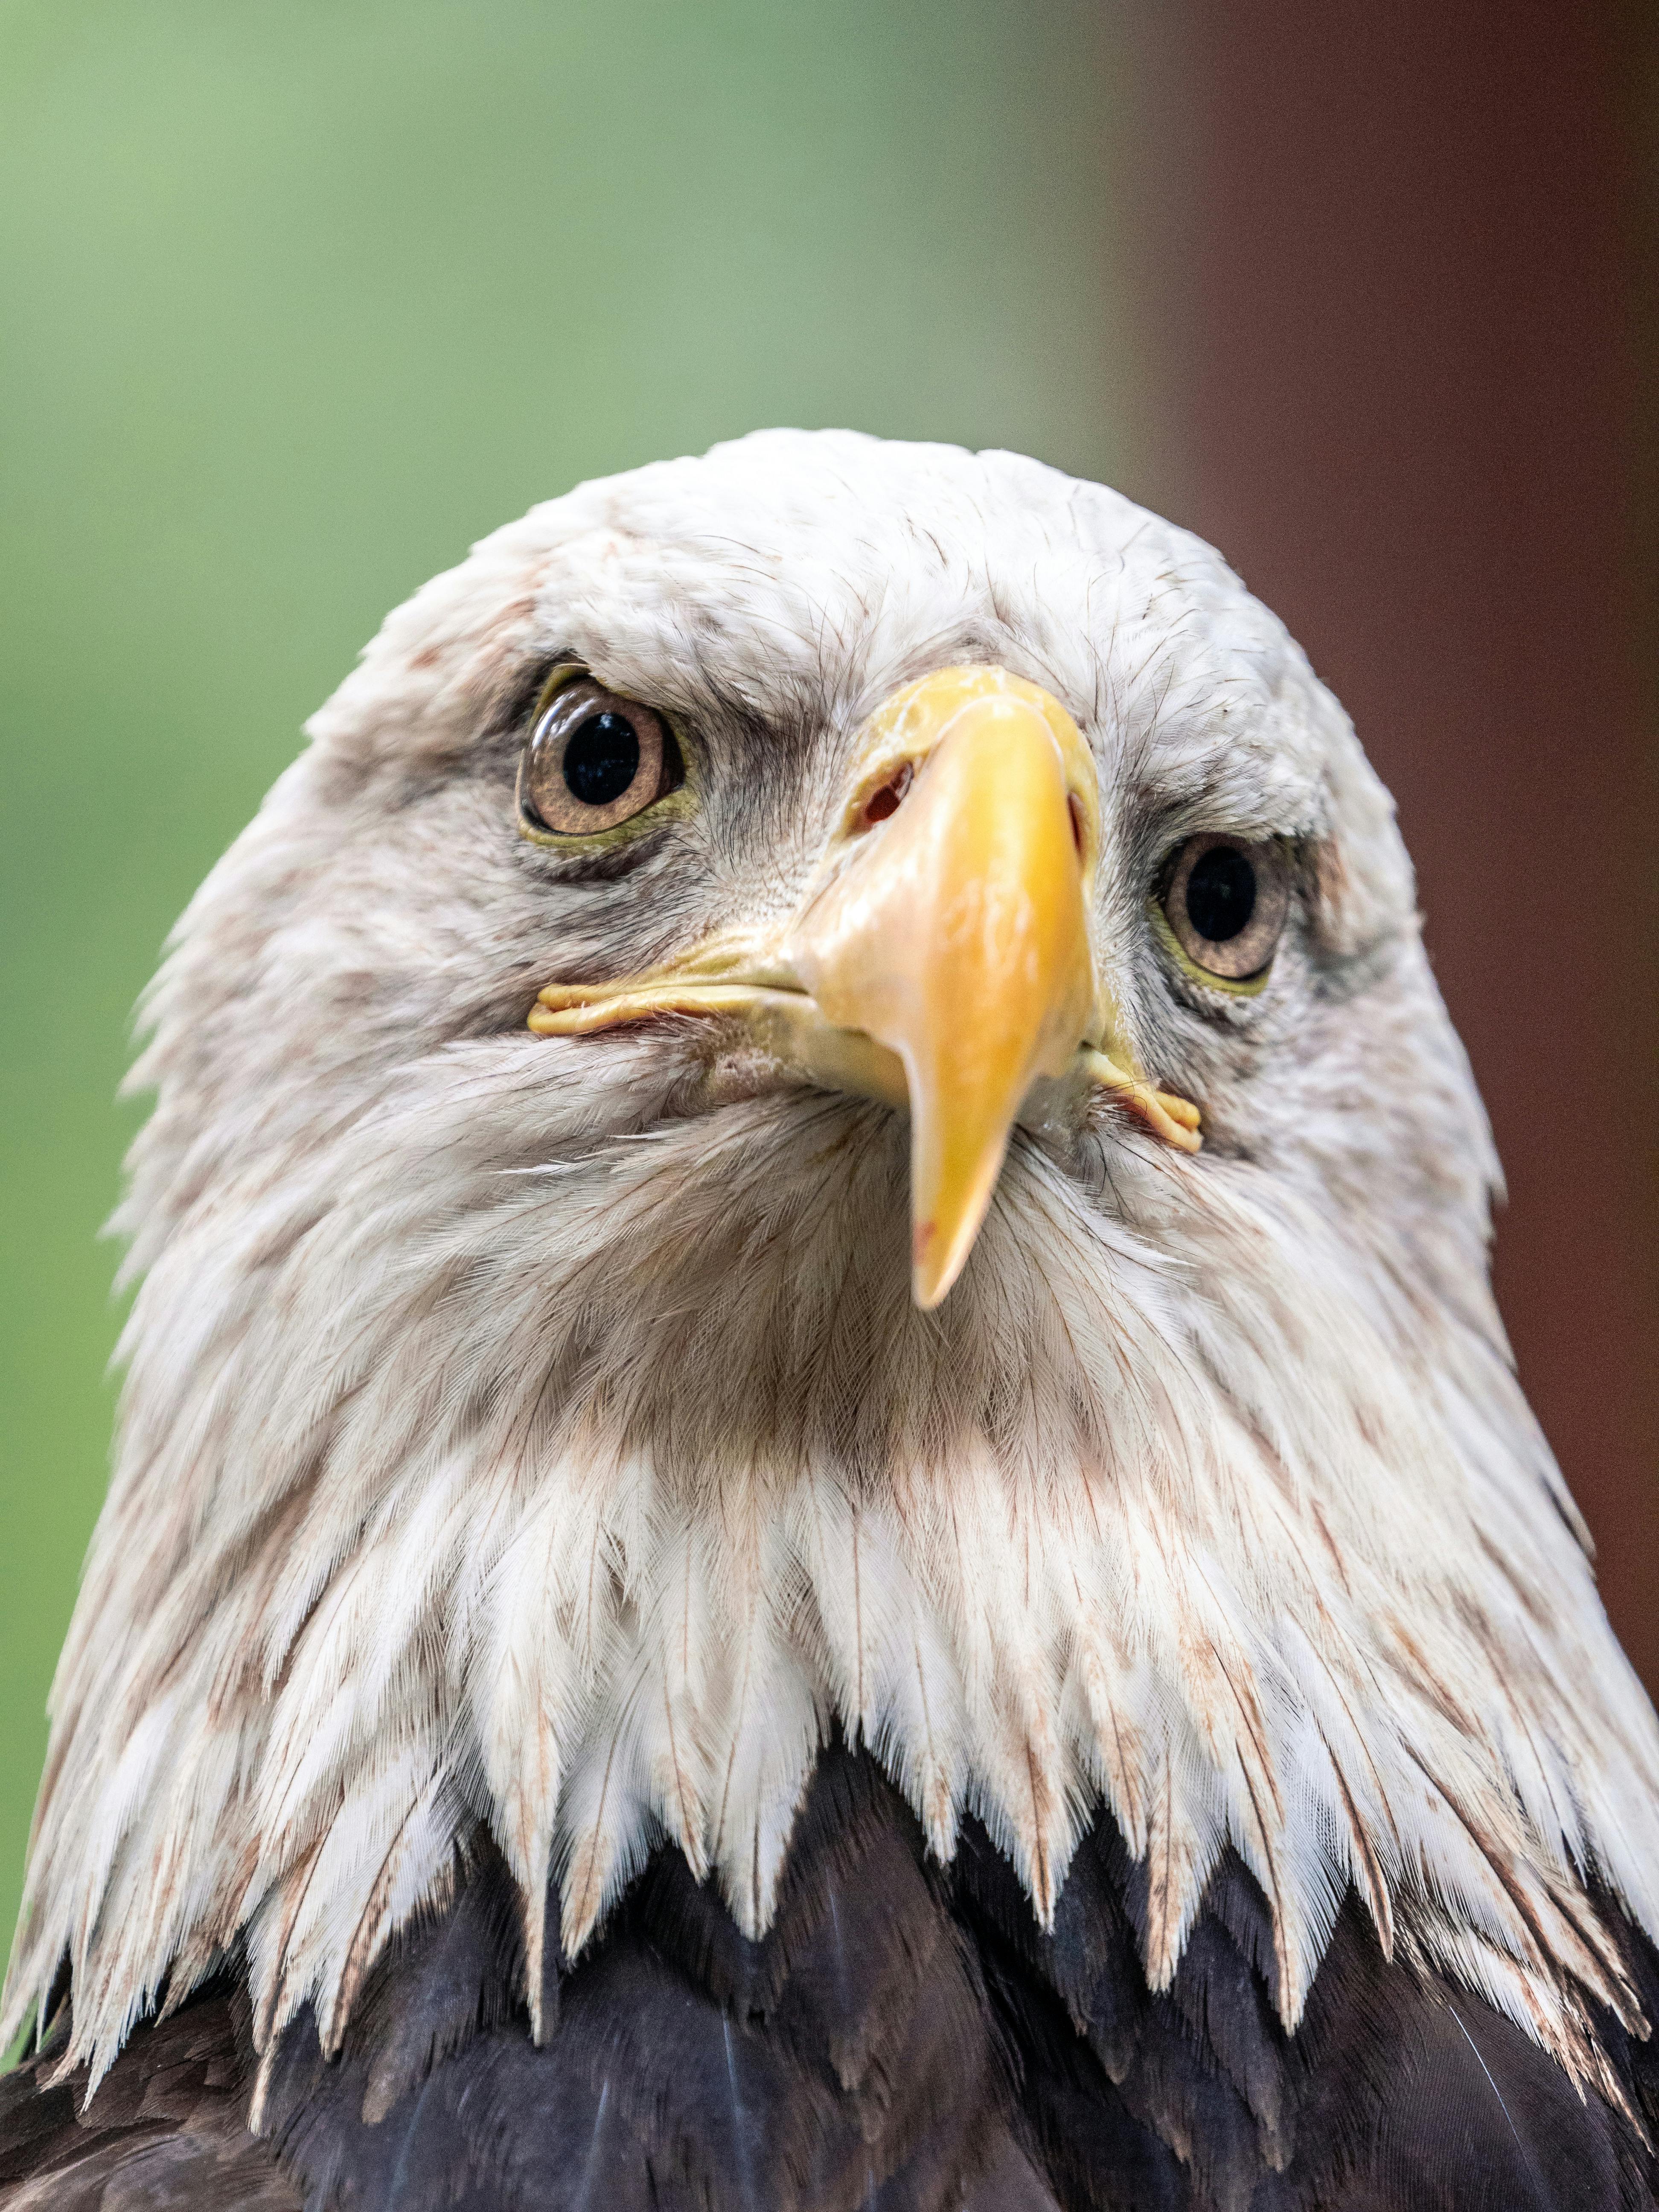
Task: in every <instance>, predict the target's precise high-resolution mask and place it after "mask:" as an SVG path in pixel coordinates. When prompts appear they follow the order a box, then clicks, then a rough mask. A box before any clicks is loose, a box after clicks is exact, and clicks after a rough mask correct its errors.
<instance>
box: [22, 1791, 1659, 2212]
mask: <svg viewBox="0 0 1659 2212" xmlns="http://www.w3.org/2000/svg"><path fill="white" fill-rule="evenodd" d="M1144 1882H1145V1876H1144V1873H1143V1872H1142V1870H1141V1869H1139V1868H1137V1867H1136V1865H1135V1864H1134V1863H1133V1861H1132V1860H1131V1859H1130V1858H1129V1857H1128V1854H1127V1851H1126V1850H1125V1849H1124V1848H1123V1845H1122V1844H1121V1841H1120V1839H1119V1838H1118V1836H1117V1833H1116V1831H1115V1828H1114V1827H1113V1826H1112V1825H1111V1824H1110V1822H1109V1820H1102V1822H1101V1823H1100V1825H1099V1826H1098V1827H1097V1830H1096V1832H1094V1834H1093V1835H1092V1836H1091V1838H1089V1839H1088V1840H1087V1841H1086V1842H1085V1844H1084V1846H1083V1848H1082V1850H1080V1851H1079V1855H1078V1857H1077V1859H1076V1861H1075V1863H1074V1864H1073V1869H1072V1872H1071V1875H1070V1876H1069V1878H1068V1880H1067V1881H1066V1887H1065V1889H1064V1892H1063V1893H1062V1895H1061V1899H1060V1906H1059V1909H1058V1911H1057V1914H1056V1917H1055V1926H1054V1933H1053V1934H1052V1936H1044V1935H1043V1934H1042V1932H1041V1931H1040V1930H1039V1929H1038V1928H1037V1927H1036V1923H1035V1921H1034V1919H1033V1917H1032V1915H1031V1911H1030V1906H1029V1905H1028V1904H1027V1902H1026V1900H1025V1898H1024V1893H1022V1891H1021V1890H1020V1888H1019V1886H1018V1882H1017V1881H1016V1880H1015V1878H1014V1876H1013V1874H1012V1870H1011V1869H1010V1868H1009V1866H1008V1864H1007V1863H1006V1860H1005V1859H1004V1858H1003V1857H1001V1855H1000V1853H999V1852H998V1851H997V1850H996V1849H995V1848H994V1846H993V1845H992V1844H991V1843H990V1842H989V1840H988V1839H987V1837H986V1836H985V1835H984V1833H983V1832H982V1831H981V1830H979V1829H978V1828H976V1827H975V1826H972V1825H971V1824H970V1825H969V1829H968V1831H967V1833H966V1834H965V1836H964V1838H963V1845H962V1848H961V1850H960V1852H959V1853H958V1856H957V1860H956V1863H954V1865H953V1866H951V1867H950V1868H949V1869H943V1868H940V1867H939V1866H938V1865H937V1864H935V1863H933V1862H932V1861H930V1860H929V1858H928V1857H927V1852H926V1850H925V1848H924V1845H923V1843H922V1839H921V1832H920V1831H919V1829H918V1828H917V1826H916V1824H915V1820H914V1819H913V1817H912V1815H911V1814H910V1812H909V1809H908V1807H907V1806H906V1805H905V1804H904V1802H903V1801H902V1799H901V1798H900V1797H899V1796H897V1794H896V1792H895V1791H894V1790H893V1789H892V1788H891V1786H890V1784H889V1783H888V1782H887V1781H886V1780H885V1779H884V1777H883V1776H882V1774H881V1772H880V1771H879V1769H878V1767H877V1766H876V1765H875V1763H874V1762H873V1761H872V1759H869V1758H868V1757H867V1756H866V1755H864V1754H862V1753H851V1752H848V1751H846V1750H844V1749H840V1748H836V1749H832V1750H831V1751H829V1753H826V1754H825V1756H824V1758H823V1761H822V1763H821V1765H820V1766H819V1769H818V1772H817V1778H816V1779H815V1781H814V1783H813V1784H812V1787H811V1792H810V1794H809V1796H808V1799H807V1802H806V1804H805V1807H804V1808H803V1810H802V1813H801V1815H800V1818H799V1823H798V1826H797V1831H796V1836H795V1840H794V1844H793V1850H792V1852H791V1857H790V1862H789V1867H788V1870H787V1875H786V1878H785V1882H784V1887H783V1891H782V1894H781V1899H780V1905H779V1911H778V1914H777V1918H776V1921H775V1924H774V1927H773V1929H772V1930H771V1932H770V1933H769V1936H767V1937H766V1939H765V1941H764V1942H759V1943H750V1942H746V1941H745V1940H744V1938H743V1937H742V1936H739V1935H738V1932H737V1929H736V1928H735V1927H734V1925H733V1923H732V1920H731V1918H730V1917H729V1915H728V1914H727V1912H726V1909H725V1907H724V1905H722V1903H721V1902H720V1899H719V1896H718V1893H716V1892H715V1891H714V1889H713V1888H712V1887H707V1886H705V1887H699V1886H698V1885H697V1884H696V1882H694V1881H693V1880H692V1878H691V1876H690V1872H689V1871H688V1869H687V1868H686V1866H685V1863H684V1860H683V1859H682V1858H681V1857H680V1856H679V1854H678V1851H675V1850H662V1851H660V1852H659V1853H658V1855H657V1857H655V1858H654V1859H653V1862H652V1863H651V1864H650V1865H649V1867H648V1868H647V1870H646V1871H645V1873H644V1874H643V1875H641V1877H640V1879H639V1880H638V1881H636V1882H635V1884H634V1885H633V1887H632V1888H631V1889H630V1890H629V1893H628V1894H627V1896H626V1897H625V1898H624V1899H623V1902H622V1904H621V1905H619V1907H618V1908H617V1911H616V1912H615V1913H614V1914H613V1915H612V1917H611V1920H610V1921H609V1923H607V1925H606V1929H605V1935H604V1937H603V1940H602V1941H600V1942H598V1943H597V1944H595V1945H594V1946H593V1947H592V1948H591V1950H590V1952H589V1953H588V1954H585V1955H584V1956H583V1957H582V1958H581V1959H580V1960H579V1961H578V1962H577V1963H576V1964H575V1965H574V1966H572V1967H570V1968H569V1969H568V1971H560V1970H559V1968H558V1967H557V1966H555V1967H554V1968H552V1969H550V1975H549V1982H550V1987H549V1989H548V1990H547V1992H546V1995H547V1999H548V2014H547V2017H548V2023H549V2024H548V2031H547V2036H546V2040H545V2043H544V2047H543V2048H541V2049H539V2050H538V2049H536V2048H535V2047H534V2046H533V2045H532V2042H531V2040H530V2036H529V2032H528V2024H527V2015H526V2007H525V2003H524V1990H523V1953H522V1949H521V1947H520V1938H519V1934H518V1929H517V1920H516V1914H515V1911H514V1905H513V1893H512V1887H511V1884H510V1881H509V1880H508V1878H507V1873H506V1869H505V1868H504V1867H503V1866H502V1865H501V1862H500V1861H499V1860H497V1859H495V1857H493V1855H491V1854H490V1853H489V1851H488V1850H484V1851H483V1853H481V1854H475V1857H474V1860H473V1864H472V1869H471V1875H470V1877H469V1879H468V1881H467V1882H466V1884H465V1887H463V1889H462V1891H461V1892H460V1894H459V1898H458V1899H457V1901H456V1903H455V1904H454V1905H453V1907H452V1909H451V1910H450V1911H449V1912H448V1913H447V1915H446V1916H445V1917H443V1918H441V1920H438V1921H435V1922H434V1923H429V1924H428V1925H425V1926H423V1927H421V1928H419V1929H416V1930H415V1931H413V1932H411V1933H410V1934H408V1935H407V1936H404V1938H403V1939H401V1940H400V1941H399V1942H398V1943H397V1944H396V1945H395V1946H394V1947H393V1948H392V1951H391V1952H390V1954H388V1955H387V1956H386V1958H385V1959H384V1960H382V1961H381V1963H380V1966H379V1967H378V1968H377V1969H376V1971H375V1972H374V1976H373V1977H372V1978H371V1981H370V1983H369V1984H368V1987H367V1988H366V1990H364V1992H363V1994H362V1998H361V1999H360V2002H359V2004H358V2008H357V2010H356V2014H355V2015H354V2018H353V2021H352V2023H351V2026H350V2028H349V2032H348V2034H347V2036H346V2039H345V2045H344V2049H343V2051H342V2053H341V2055H340V2057H338V2058H337V2059H336V2060H334V2061H332V2062H330V2061H325V2059H324V2058H323V2057H322V2056H321V2054H320V2052H319V2048H318V2043H317V2036H316V2032H315V2028H314V2027H313V2023H312V2022H311V2021H310V2019H309V2018H308V2017H302V2018H301V2020H299V2021H296V2022H295V2023H294V2025H293V2026H292V2027H290V2029H289V2032H288V2033H287V2035H286V2036H285V2038H284V2039H283V2044H282V2046H281V2049H280V2051H279V2054H278V2057H277V2059H276V2065H275V2068H274V2070H273V2074H272V2078H271V2082H270V2097H269V2105H268V2110H267V2115H266V2127H265V2133H264V2137H263V2139H256V2138H254V2137H252V2136H249V2135H247V2134H246V2131H245V2117H246V2109H247V2104H248V2099H249V2094H250V2087H251V2081H252V2063H253V2062H252V2046H251V2038H250V2033H249V2021H248V2015H247V2012H246V2003H245V2001H244V2000H243V1999H242V1998H241V1996H240V1994H238V1993H234V1991H233V1989H232V1987H231V1985H230V1984H225V1985H222V1986H220V1987H217V1988H215V1989H211V1990H207V1991H205V1992H204V1993H202V1994H200V1995H198V1996H196V1997H195V1998H193V1999H192V2000H191V2002H189V2003H188V2004H186V2005H185V2006H184V2007H183V2008H181V2009H180V2010H179V2013H178V2014H176V2015H174V2016H173V2018H171V2019H169V2020H167V2021H161V2022H160V2023H155V2024H148V2025H146V2026H144V2027H141V2028H140V2029H139V2030H138V2031H137V2033H135V2035H134V2036H133V2037H132V2039H131V2042H130V2043H129V2045H128V2046H127V2048H126V2049H125V2051H124V2052H123V2054H122V2056H121V2057H120V2058H119V2059H118V2061H117V2063H116V2064H115V2066H114V2068H113V2069H112V2072H111V2073H110V2075H109V2076H108V2078H107V2079H106V2081H105V2082H104V2083H103V2084H102V2086H101V2087H100V2089H99V2091H98V2093H97V2095H96V2096H95V2097H94V2100H92V2104H91V2106H90V2108H89V2109H88V2111H87V2112H85V2113H84V2114H82V2113H80V2112H79V2111H78V2103H77V2099H76V2092H75V2090H74V2088H73V2087H72V2086H67V2085H66V2086H64V2087H58V2088H51V2087H46V2086H45V2080H46V2076H47V2075H50V2073H51V2071H52V2060H51V2046H52V2042H58V2041H61V2033H60V2035H59V2036H58V2037H57V2038H53V2039H51V2040H50V2041H49V2045H48V2049H47V2051H46V2053H45V2054H43V2056H42V2057H40V2058H38V2059H35V2060H33V2061H31V2062H30V2063H28V2064H27V2065H26V2066H25V2067H23V2068H22V2069H20V2070H19V2071H18V2072H17V2073H15V2074H14V2075H12V2076H11V2077H10V2078H9V2080H8V2081H4V2082H0V2206H4V2207H5V2208H6V2209H7V2212H21V2208H23V2207H26V2206H27V2207H34V2206H41V2207H47V2208H50V2212H139V2208H143V2212H206V2208H209V2207H211V2208H213V2212H236V2209H237V2208H241V2207H249V2208H252V2207H258V2208H264V2207H270V2208H272V2212H275V2208H278V2207H283V2208H299V2207H301V2206H304V2207H306V2208H307V2212H313V2208H314V2212H322V2208H325V2207H326V2208H334V2207H338V2208H353V2212H393V2208H395V2212H440V2208H442V2209H443V2212H486V2208H488V2212H498V2209H499V2212H507V2208H511V2212H694V2208H695V2212H945V2208H947V2207H949V2208H952V2212H1085V2209H1086V2212H1096V2209H1097V2208H1102V2212H1106V2209H1108V2208H1109V2212H1132V2208H1133V2212H1162V2208H1169V2212H1200V2208H1217V2212H1246V2208H1249V2212H1313V2208H1320V2209H1321V2212H1324V2209H1325V2208H1330V2212H1338V2208H1340V2212H1385V2208H1388V2212H1394V2209H1395V2208H1402V2209H1403V2208H1411V2212H1438V2209H1439V2208H1446V2212H1451V2208H1454V2207H1455V2208H1456V2212H1557V2208H1561V2212H1565V2208H1573V2212H1604V2208H1605V2212H1614V2208H1617V2209H1618V2212H1625V2208H1634V2207H1638V2206H1647V2205H1650V2204H1652V2203H1655V2202H1656V2195H1655V2191H1656V2180H1659V2176H1656V2166H1655V2161H1654V2158H1653V2156H1652V2154H1651V2153H1650V2151H1649V2149H1648V2148H1647V2147H1646V2145H1645V2144H1644V2140H1643V2136H1642V2134H1641V2132H1640V2130H1638V2128H1637V2127H1636V2126H1633V2125H1632V2124H1631V2123H1630V2122H1629V2121H1628V2120H1627V2119H1626V2118H1622V2117H1621V2116H1620V2115H1619V2114H1617V2113H1616V2112H1613V2110H1612V2109H1611V2108H1610V2107H1609V2106H1607V2105H1606V2104H1604V2103H1603V2102H1602V2101H1601V2100H1599V2099H1598V2098H1596V2097H1595V2095H1593V2094H1592V2095H1590V2096H1589V2097H1588V2098H1581V2097H1580V2096H1579V2094H1578V2093H1577V2091H1576V2090H1575V2089H1574V2088H1573V2087H1572V2086H1571V2082H1570V2081H1568V2080H1567V2078H1566V2076H1565V2075H1564V2074H1563V2073H1562V2072H1561V2071H1560V2070H1559V2068H1558V2067H1557V2066H1556V2065H1555V2064H1554V2063H1553V2061H1552V2060H1551V2059H1550V2058H1549V2057H1547V2056H1546V2055H1545V2053H1544V2052H1542V2051H1541V2050H1539V2049H1538V2047H1537V2046H1536V2045H1534V2044H1533V2043H1532V2042H1531V2041H1530V2040H1529V2039H1528V2038H1527V2037H1526V2036H1524V2035H1523V2034H1522V2033H1521V2032H1520V2030H1519V2029H1517V2028H1516V2027H1513V2026H1512V2025H1511V2024H1510V2022H1509V2021H1506V2020H1504V2019H1503V2018H1501V2017H1500V2016H1499V2015H1498V2014H1496V2013H1495V2012H1493V2011H1492V2009H1491V2008H1489V2007H1487V2006H1486V2005H1484V2004H1482V2003H1481V2002H1480V2001H1479V2000H1478V1999H1477V1998H1475V1997H1474V1996H1471V1995H1469V1994H1468V1992H1467V1991H1465V1990H1462V1989H1459V1988H1457V1987H1455V1986H1454V1985H1453V1984H1449V1983H1446V1982H1442V1981H1438V1980H1437V1979H1435V1978H1433V1977H1431V1976H1427V1975H1424V1974H1422V1973H1419V1972H1413V1971H1412V1970H1410V1969H1408V1968H1407V1967H1406V1966H1400V1965H1392V1966H1391V1965H1389V1964H1388V1963H1386V1962H1385V1961H1384V1960H1383V1956H1382V1954H1381V1953H1380V1951H1379V1950H1378V1948H1377V1945H1376V1939H1375V1937H1374V1936H1373V1935H1372V1933H1371V1931H1370V1923H1369V1922H1368V1921H1366V1919H1365V1918H1364V1916H1363V1914H1362V1913H1361V1911H1359V1909H1358V1905H1356V1904H1355V1902H1354V1901H1353V1900H1352V1899H1350V1900H1349V1903H1348V1905H1347V1907H1346V1909H1345V1911H1343V1913H1342V1915H1341V1916H1340V1919H1339V1922H1338V1924H1337V1928H1336V1930H1335V1933H1334V1936H1333V1940H1332V1942H1331V1945H1330V1948H1329V1950H1328V1954H1327V1955H1326V1958H1325V1960H1324V1962H1323V1964H1322V1967H1321V1969H1320V1972H1319V1975H1318V1978H1317V1980H1316V1984H1315V1986H1314V1990H1313V1993H1312V1996H1311V1998H1310V2003H1309V2006H1308V2010H1307V2015H1306V2018H1305V2020H1304V2024H1303V2026H1302V2027H1301V2029H1300V2031H1299V2032H1298V2033H1297V2036H1296V2037H1295V2038H1294V2039H1291V2038H1287V2037H1286V2036H1285V2033H1284V2032H1283V2030H1282V2028H1281V2027H1279V2022H1278V2021H1277V2018H1276V2016H1275V2015H1274V2012H1273V2005H1272V2002H1271V1976H1272V1973H1273V1947H1272V1938H1271V1930H1270V1926H1269V1923H1268V1917H1267V1908H1266V1906H1265V1904H1264V1902H1263V1900H1262V1898H1261V1893H1260V1892H1259V1890H1258V1889H1257V1887H1256V1886H1255V1882H1254V1881H1252V1880H1251V1878H1250V1876H1249V1875H1248V1874H1247V1873H1246V1872H1245V1870H1244V1869H1243V1866H1242V1865H1241V1864H1240V1863H1238V1862H1237V1860H1231V1861H1230V1862H1228V1863H1226V1864H1225V1866H1224V1868H1223V1869H1222V1870H1221V1871H1220V1873H1219V1874H1218V1875H1217V1877H1216V1879H1215V1880H1214V1881H1212V1884H1211V1886H1210V1887H1209V1890H1208V1892H1207V1893H1206V1899H1205V1908H1204V1911H1203V1913H1202V1915H1201V1917H1200V1921H1199V1923H1198V1926H1197V1928H1196V1929H1195V1930H1194V1935H1193V1937H1192V1939H1191V1942H1189V1944H1188V1948H1187V1951H1186V1953H1185V1955H1184V1956H1183V1959H1182V1965H1181V1969H1180V1972H1179V1973H1178V1975H1177V1976H1176V1983H1175V1985H1174V1988H1173V1989H1172V1990H1170V1992H1169V1993H1168V1994H1167V1995H1164V1996H1152V1995H1151V1994H1150V1993H1149V1992H1148V1990H1147V1989H1146V1982H1145V1978H1144V1976H1143V1974H1142V1972H1141V1969H1140V1965H1139V1948H1138V1940H1137V1935H1136V1920H1137V1915H1138V1912H1139V1910H1140V1899H1141V1894H1142V1892H1143V1890H1144ZM1620 1925H1621V1926H1623V1925H1624V1923H1622V1922H1621V1923H1620ZM1626 1940H1627V1942H1628V1945H1629V1948H1630V1951H1631V1957H1632V1969H1633V1971H1634V1972H1636V1974H1637V1976H1638V1980H1639V1982H1640V1983H1641V1984H1642V1986H1643V1989H1644V2000H1645V2002H1647V2003H1648V2006H1649V2009H1650V2012H1653V2011H1655V2010H1656V2009H1659V1960H1656V1958H1655V1955H1654V1954H1653V1952H1652V1951H1651V1949H1650V1948H1649V1947H1648V1946H1647V1945H1646V1944H1645V1943H1644V1942H1641V1941H1640V1940H1639V1939H1638V1938H1637V1937H1636V1936H1635V1935H1634V1933H1633V1932H1632V1931H1628V1930H1627V1929H1626ZM555 1977H556V1981H557V1986H556V1987H554V1986H552V1984H553V1982H554V1979H555ZM1606 2038H1607V2048H1608V2050H1609V2052H1610V2054H1611V2056H1612V2059H1613V2065H1614V2068H1615V2070H1616V2071H1617V2072H1618V2074H1619V2075H1620V2077H1621V2079H1622V2080H1623V2081H1625V2082H1626V2084H1627V2085H1628V2093H1629V2096H1630V2100H1631V2103H1632V2107H1633V2109H1634V2110H1635V2111H1636V2112H1639V2113H1640V2114H1642V2115H1643V2118H1644V2125H1645V2126H1646V2127H1647V2128H1648V2129H1649V2130H1650V2131H1652V2130H1654V2127H1655V2119H1656V2117H1659V2063H1656V2059H1655V2057H1653V2056H1652V2055H1651V2052H1650V2046H1649V2045H1643V2044H1632V2043H1630V2042H1628V2041H1627V2040H1626V2039H1625V2038H1624V2036H1623V2035H1622V2033H1621V2032H1620V2030H1619V2029H1618V2028H1617V2027H1616V2026H1615V2025H1614V2024H1613V2023H1612V2022H1611V2021H1609V2022H1607V2024H1606Z"/></svg>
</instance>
